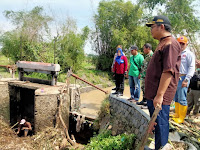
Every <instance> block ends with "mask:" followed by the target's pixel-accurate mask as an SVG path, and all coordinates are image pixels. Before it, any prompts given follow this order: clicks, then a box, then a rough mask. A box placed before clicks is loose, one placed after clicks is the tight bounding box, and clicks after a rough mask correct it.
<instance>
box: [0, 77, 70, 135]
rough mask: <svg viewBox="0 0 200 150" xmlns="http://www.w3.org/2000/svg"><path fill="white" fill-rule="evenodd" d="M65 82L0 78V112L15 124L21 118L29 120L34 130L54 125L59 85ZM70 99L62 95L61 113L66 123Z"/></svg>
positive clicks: (58, 100) (67, 123)
mask: <svg viewBox="0 0 200 150" xmlns="http://www.w3.org/2000/svg"><path fill="white" fill-rule="evenodd" d="M63 85H64V84H58V85H57V86H49V85H44V84H38V83H30V82H24V81H17V80H15V81H12V80H9V81H0V91H1V94H0V100H1V101H0V102H1V104H2V105H1V106H0V107H1V112H2V114H1V115H2V116H3V117H4V120H7V121H8V122H10V124H11V125H13V124H15V123H16V122H17V121H19V120H20V119H22V118H25V119H27V121H29V122H31V124H32V125H33V127H34V132H38V131H41V130H42V129H43V128H45V127H54V126H55V124H56V115H57V113H58V105H59V102H60V99H59V97H60V96H59V95H60V94H61V93H60V89H61V88H62V86H63ZM69 105H70V102H69V97H68V94H67V93H65V94H64V96H63V98H62V117H63V119H64V122H65V124H66V125H67V126H68V125H69V108H70V106H69Z"/></svg>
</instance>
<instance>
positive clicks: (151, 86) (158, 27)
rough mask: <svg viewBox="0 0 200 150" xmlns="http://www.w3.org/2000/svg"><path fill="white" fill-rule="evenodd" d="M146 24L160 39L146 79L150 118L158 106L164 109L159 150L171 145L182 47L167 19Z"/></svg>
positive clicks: (158, 130) (157, 132) (158, 134)
mask: <svg viewBox="0 0 200 150" xmlns="http://www.w3.org/2000/svg"><path fill="white" fill-rule="evenodd" d="M146 25H147V26H148V27H151V34H152V36H153V38H154V39H156V40H159V44H158V46H157V48H156V50H155V52H154V55H153V56H152V59H151V60H150V62H149V65H148V68H147V72H146V78H145V97H146V99H147V106H148V109H149V112H150V116H152V114H153V112H154V109H155V107H156V106H159V107H160V109H161V110H160V112H159V115H158V117H157V119H156V123H157V125H156V126H155V149H156V150H158V149H160V148H161V147H163V146H165V144H167V142H168V135H169V108H170V104H171V101H172V100H173V98H174V95H175V93H176V89H177V84H178V80H179V67H180V63H181V55H180V53H181V47H180V44H179V43H178V42H177V40H176V39H174V38H173V37H172V36H171V33H170V32H171V24H170V21H169V19H168V18H167V17H166V16H161V15H160V16H155V17H154V19H153V21H152V22H151V23H147V24H146ZM152 130H153V127H152Z"/></svg>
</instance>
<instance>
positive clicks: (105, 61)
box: [96, 54, 114, 71]
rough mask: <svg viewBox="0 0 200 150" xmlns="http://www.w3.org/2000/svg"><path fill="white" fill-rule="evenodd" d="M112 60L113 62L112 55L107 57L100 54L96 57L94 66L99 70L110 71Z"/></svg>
mask: <svg viewBox="0 0 200 150" xmlns="http://www.w3.org/2000/svg"><path fill="white" fill-rule="evenodd" d="M113 56H114V54H113ZM112 62H113V57H109V56H108V55H100V56H99V57H98V58H97V64H96V67H97V69H99V70H103V71H110V70H111V66H112Z"/></svg>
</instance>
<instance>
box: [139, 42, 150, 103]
mask: <svg viewBox="0 0 200 150" xmlns="http://www.w3.org/2000/svg"><path fill="white" fill-rule="evenodd" d="M143 52H144V54H145V59H144V62H143V65H142V67H141V70H140V75H139V78H140V80H141V89H142V92H143V99H142V101H141V102H137V103H136V104H137V105H144V106H147V101H146V98H145V97H144V94H145V91H144V87H145V76H146V71H147V66H148V64H149V62H150V60H151V57H152V56H153V51H152V46H151V44H149V43H146V44H144V46H143Z"/></svg>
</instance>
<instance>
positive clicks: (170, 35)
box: [160, 35, 172, 41]
mask: <svg viewBox="0 0 200 150" xmlns="http://www.w3.org/2000/svg"><path fill="white" fill-rule="evenodd" d="M171 36H172V35H168V36H165V37H162V38H160V41H162V40H164V39H165V38H168V37H171Z"/></svg>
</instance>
